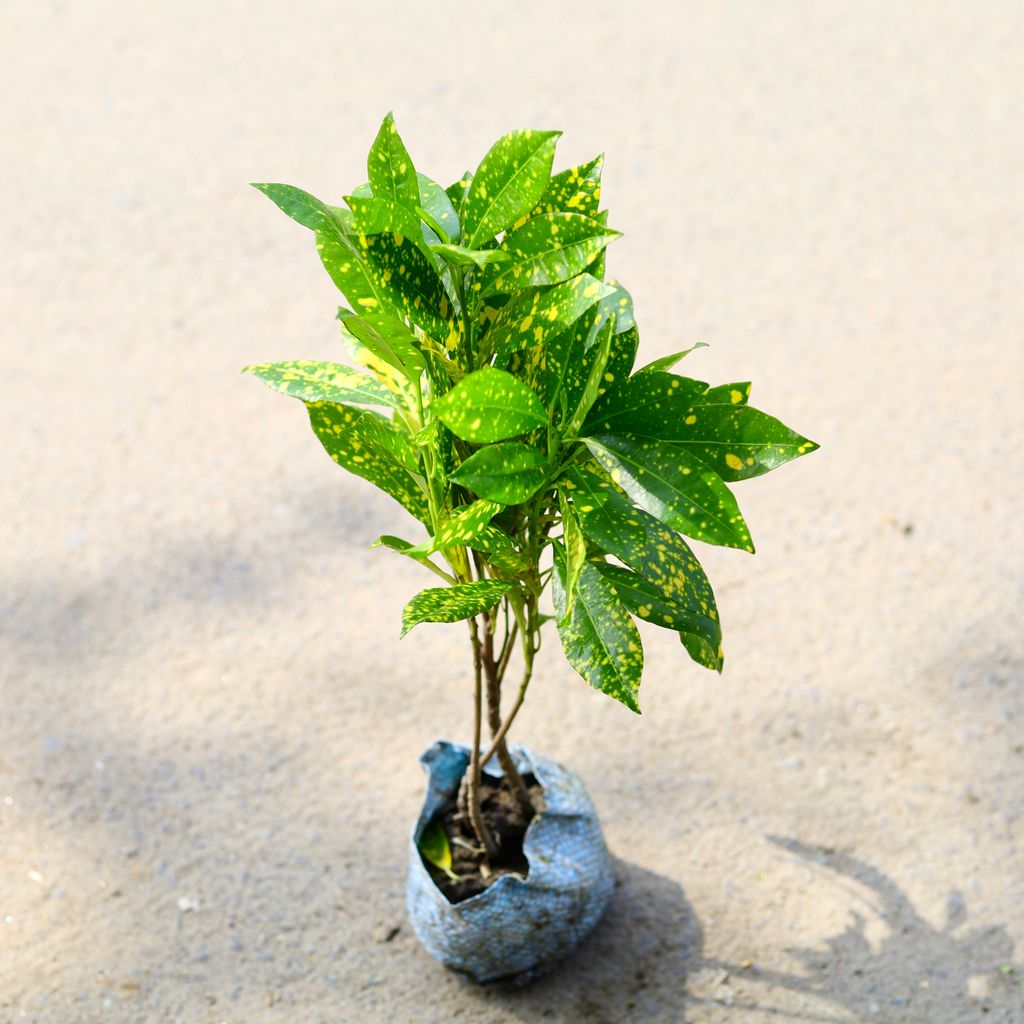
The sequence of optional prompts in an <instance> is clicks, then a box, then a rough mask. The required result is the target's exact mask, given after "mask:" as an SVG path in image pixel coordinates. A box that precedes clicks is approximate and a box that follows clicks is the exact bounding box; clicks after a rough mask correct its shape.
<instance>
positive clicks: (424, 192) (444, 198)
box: [416, 174, 459, 241]
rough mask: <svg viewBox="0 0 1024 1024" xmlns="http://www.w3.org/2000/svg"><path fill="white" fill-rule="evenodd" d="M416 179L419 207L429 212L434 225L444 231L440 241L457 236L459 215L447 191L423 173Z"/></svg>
mask: <svg viewBox="0 0 1024 1024" xmlns="http://www.w3.org/2000/svg"><path fill="white" fill-rule="evenodd" d="M416 179H417V181H418V182H419V185H420V207H421V209H423V210H425V211H426V212H427V214H429V216H430V219H431V220H432V221H433V222H434V225H436V226H437V227H439V228H440V229H441V230H442V231H443V232H444V238H443V239H442V241H451V240H452V239H456V238H458V237H459V215H458V213H457V212H456V210H455V204H454V203H453V202H452V200H451V198H450V197H449V195H448V193H447V192H446V191H445V190H444V189H443V188H441V186H440V185H439V184H438V183H437V182H436V181H434V179H433V178H428V177H427V176H426V175H425V174H417V175H416ZM434 225H432V226H434Z"/></svg>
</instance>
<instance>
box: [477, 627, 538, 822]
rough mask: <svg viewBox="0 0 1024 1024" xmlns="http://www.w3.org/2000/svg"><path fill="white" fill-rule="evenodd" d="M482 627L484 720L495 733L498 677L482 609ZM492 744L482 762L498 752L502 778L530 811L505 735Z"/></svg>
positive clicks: (498, 713)
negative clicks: (485, 704)
mask: <svg viewBox="0 0 1024 1024" xmlns="http://www.w3.org/2000/svg"><path fill="white" fill-rule="evenodd" d="M484 627H485V628H484V642H483V651H482V652H481V660H482V662H483V670H484V675H485V677H486V679H487V721H488V725H489V726H490V730H491V734H492V735H495V734H496V733H497V732H498V730H499V729H500V728H501V681H500V679H499V677H498V664H497V662H496V661H495V658H494V634H493V633H492V632H491V629H490V615H489V614H488V613H487V612H484ZM491 747H492V755H488V757H487V758H486V759H485V760H484V761H483V764H487V761H489V760H490V757H491V756H493V754H497V756H498V764H500V765H501V770H502V772H503V773H504V775H505V781H506V782H507V783H508V787H509V789H510V790H511V791H512V794H513V795H514V796H515V798H516V800H517V801H518V802H519V806H520V807H521V808H522V809H523V811H524V812H526V813H527V814H529V813H530V812H532V810H533V805H532V804H531V803H530V794H529V791H528V790H527V788H526V783H525V782H523V777H522V775H520V774H519V770H518V769H517V768H516V765H515V762H514V761H513V760H512V755H511V754H510V753H509V751H508V745H507V744H506V743H505V738H504V737H501V739H500V740H498V741H497V742H495V741H493V740H492V742H491Z"/></svg>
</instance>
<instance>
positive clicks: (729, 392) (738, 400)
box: [700, 380, 750, 405]
mask: <svg viewBox="0 0 1024 1024" xmlns="http://www.w3.org/2000/svg"><path fill="white" fill-rule="evenodd" d="M749 399H750V381H749V380H745V381H740V383H738V384H719V385H718V386H717V387H713V388H708V389H707V391H705V392H704V394H703V395H701V396H700V404H701V405H746V404H747V402H748V401H749Z"/></svg>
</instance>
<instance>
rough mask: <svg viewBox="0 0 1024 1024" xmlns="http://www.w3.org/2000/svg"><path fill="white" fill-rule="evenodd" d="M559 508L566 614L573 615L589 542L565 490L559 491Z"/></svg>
mask: <svg viewBox="0 0 1024 1024" xmlns="http://www.w3.org/2000/svg"><path fill="white" fill-rule="evenodd" d="M558 510H559V512H560V513H561V516H562V543H563V545H564V547H565V614H566V615H571V614H572V608H573V604H574V603H575V600H576V587H577V585H578V583H579V579H580V573H581V572H582V571H583V565H584V563H585V562H586V560H587V542H586V541H585V540H584V538H583V531H582V530H581V529H580V521H579V519H578V518H577V516H576V511H575V509H574V508H573V507H572V505H571V504H570V502H569V500H568V498H567V497H566V495H565V492H564V491H563V490H559V493H558Z"/></svg>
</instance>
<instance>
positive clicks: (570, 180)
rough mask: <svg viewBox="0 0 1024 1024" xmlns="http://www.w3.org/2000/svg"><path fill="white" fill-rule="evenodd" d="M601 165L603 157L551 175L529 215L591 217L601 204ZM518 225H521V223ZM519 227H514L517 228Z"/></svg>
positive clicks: (602, 164)
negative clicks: (567, 213)
mask: <svg viewBox="0 0 1024 1024" xmlns="http://www.w3.org/2000/svg"><path fill="white" fill-rule="evenodd" d="M603 166H604V154H603V153H602V154H601V155H600V156H597V157H595V158H594V159H593V160H591V161H589V162H588V163H585V164H580V165H579V166H578V167H570V168H569V169H568V170H565V171H560V172H559V173H558V174H555V175H552V178H551V181H550V182H549V183H548V187H547V188H546V189H545V190H544V195H542V196H541V197H540V202H539V203H537V205H536V206H535V207H534V208H533V210H532V211H531V213H530V216H533V217H536V216H537V215H538V214H541V213H556V212H557V211H559V210H565V211H567V212H569V213H583V214H586V215H587V216H588V217H593V216H594V215H595V214H596V213H597V211H598V207H599V206H600V205H601V169H602V167H603ZM520 223H523V222H522V221H521V222H520ZM518 226H519V224H517V225H516V227H518Z"/></svg>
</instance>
